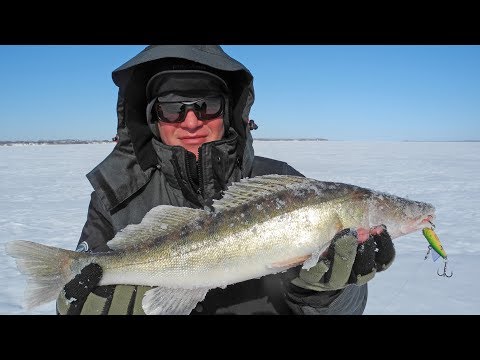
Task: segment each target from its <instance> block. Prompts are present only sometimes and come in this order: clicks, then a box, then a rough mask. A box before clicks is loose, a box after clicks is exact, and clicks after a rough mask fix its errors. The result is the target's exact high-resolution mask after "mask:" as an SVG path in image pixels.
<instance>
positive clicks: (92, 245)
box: [77, 192, 115, 252]
mask: <svg viewBox="0 0 480 360" xmlns="http://www.w3.org/2000/svg"><path fill="white" fill-rule="evenodd" d="M101 209H102V208H101V204H100V203H99V200H98V199H97V197H96V194H95V192H93V193H92V195H91V199H90V204H89V205H88V212H87V220H86V221H85V225H84V226H83V229H82V233H81V235H80V239H79V241H78V245H77V251H91V252H103V251H108V250H109V248H108V246H107V241H109V240H111V239H113V237H114V236H115V231H114V229H113V226H112V223H111V222H110V221H109V220H108V218H109V215H108V214H107V213H106V212H105V211H102V210H101Z"/></svg>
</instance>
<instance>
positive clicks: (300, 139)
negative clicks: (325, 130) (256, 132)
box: [255, 138, 328, 141]
mask: <svg viewBox="0 0 480 360" xmlns="http://www.w3.org/2000/svg"><path fill="white" fill-rule="evenodd" d="M255 140H259V141H328V139H322V138H298V139H295V138H255Z"/></svg>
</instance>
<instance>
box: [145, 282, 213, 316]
mask: <svg viewBox="0 0 480 360" xmlns="http://www.w3.org/2000/svg"><path fill="white" fill-rule="evenodd" d="M208 290H210V289H207V288H198V289H182V288H178V289H172V288H167V287H160V286H159V287H156V288H153V289H151V290H148V291H147V292H146V293H145V295H144V297H143V299H142V308H143V311H145V314H147V315H188V314H190V312H191V311H192V310H193V309H194V308H195V306H197V303H199V302H200V301H202V300H203V299H205V295H207V292H208Z"/></svg>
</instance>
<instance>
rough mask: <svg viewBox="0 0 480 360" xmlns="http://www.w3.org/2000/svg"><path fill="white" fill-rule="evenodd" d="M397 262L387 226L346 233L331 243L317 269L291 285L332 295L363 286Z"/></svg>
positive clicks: (307, 272) (337, 236) (336, 237)
mask: <svg viewBox="0 0 480 360" xmlns="http://www.w3.org/2000/svg"><path fill="white" fill-rule="evenodd" d="M394 259H395V248H394V245H393V242H392V239H391V237H390V235H389V234H388V232H387V228H386V227H385V226H384V225H380V226H377V227H374V228H372V229H370V230H367V229H359V230H352V229H345V230H343V231H341V232H339V233H338V234H337V235H336V236H335V237H334V238H333V240H332V243H331V244H330V247H329V248H328V250H327V252H326V253H325V254H324V255H323V256H322V257H321V258H320V259H319V262H318V263H317V265H315V266H313V267H312V268H310V269H308V270H306V269H301V270H300V274H299V276H298V277H297V278H295V279H294V280H292V283H293V284H294V285H296V286H298V287H301V288H303V289H307V290H316V291H329V290H338V289H342V288H344V287H345V286H347V285H348V284H355V285H363V284H365V283H367V282H368V281H370V280H371V279H373V277H374V276H375V274H376V273H377V272H380V271H383V270H386V269H387V268H388V267H389V266H390V265H391V264H392V262H393V261H394Z"/></svg>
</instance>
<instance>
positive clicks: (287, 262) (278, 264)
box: [269, 255, 310, 269]
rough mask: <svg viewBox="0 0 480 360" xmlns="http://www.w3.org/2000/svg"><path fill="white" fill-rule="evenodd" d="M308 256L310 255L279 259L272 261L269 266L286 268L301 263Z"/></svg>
mask: <svg viewBox="0 0 480 360" xmlns="http://www.w3.org/2000/svg"><path fill="white" fill-rule="evenodd" d="M309 257H310V255H305V256H297V257H294V258H291V259H286V260H283V261H279V262H276V263H272V264H271V265H270V266H269V268H271V269H288V268H291V267H294V266H297V265H300V264H303V262H304V261H305V260H307V259H308V258H309Z"/></svg>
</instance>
